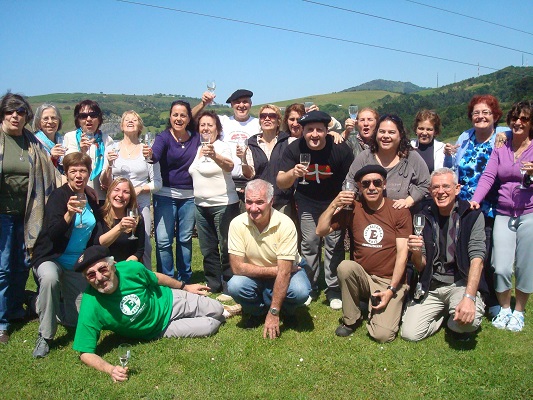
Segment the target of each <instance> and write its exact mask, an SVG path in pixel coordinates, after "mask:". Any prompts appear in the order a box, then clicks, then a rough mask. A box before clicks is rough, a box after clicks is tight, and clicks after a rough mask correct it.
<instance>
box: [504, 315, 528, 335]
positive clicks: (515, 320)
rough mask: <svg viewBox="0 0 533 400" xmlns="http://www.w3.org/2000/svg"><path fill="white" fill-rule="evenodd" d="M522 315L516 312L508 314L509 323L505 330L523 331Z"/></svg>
mask: <svg viewBox="0 0 533 400" xmlns="http://www.w3.org/2000/svg"><path fill="white" fill-rule="evenodd" d="M524 324H525V322H524V313H517V312H516V311H515V312H513V313H512V314H509V322H508V323H507V326H506V329H507V330H508V331H511V332H520V331H521V330H522V329H524Z"/></svg>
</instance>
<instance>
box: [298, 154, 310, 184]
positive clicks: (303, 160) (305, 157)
mask: <svg viewBox="0 0 533 400" xmlns="http://www.w3.org/2000/svg"><path fill="white" fill-rule="evenodd" d="M310 163H311V154H309V153H300V164H302V165H303V166H304V167H305V169H307V168H309V164H310ZM300 184H301V185H309V182H307V181H306V180H305V174H304V176H303V179H302V181H301V182H300Z"/></svg>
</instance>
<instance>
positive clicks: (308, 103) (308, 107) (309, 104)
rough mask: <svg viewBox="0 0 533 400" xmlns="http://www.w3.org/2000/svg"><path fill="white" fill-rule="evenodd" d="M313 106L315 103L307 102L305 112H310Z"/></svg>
mask: <svg viewBox="0 0 533 400" xmlns="http://www.w3.org/2000/svg"><path fill="white" fill-rule="evenodd" d="M312 105H313V102H312V101H306V102H305V103H304V107H305V112H309V109H310V108H311V106H312Z"/></svg>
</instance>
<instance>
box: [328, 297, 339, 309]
mask: <svg viewBox="0 0 533 400" xmlns="http://www.w3.org/2000/svg"><path fill="white" fill-rule="evenodd" d="M329 306H330V307H331V309H332V310H342V300H341V299H331V301H330V302H329Z"/></svg>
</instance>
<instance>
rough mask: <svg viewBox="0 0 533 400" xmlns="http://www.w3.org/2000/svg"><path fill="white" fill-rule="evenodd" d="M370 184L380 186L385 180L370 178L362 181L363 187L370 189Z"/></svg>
mask: <svg viewBox="0 0 533 400" xmlns="http://www.w3.org/2000/svg"><path fill="white" fill-rule="evenodd" d="M370 184H373V185H374V187H377V188H380V187H382V186H383V180H382V179H368V180H366V179H365V180H364V181H361V186H362V187H363V189H368V188H369V187H370Z"/></svg>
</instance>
